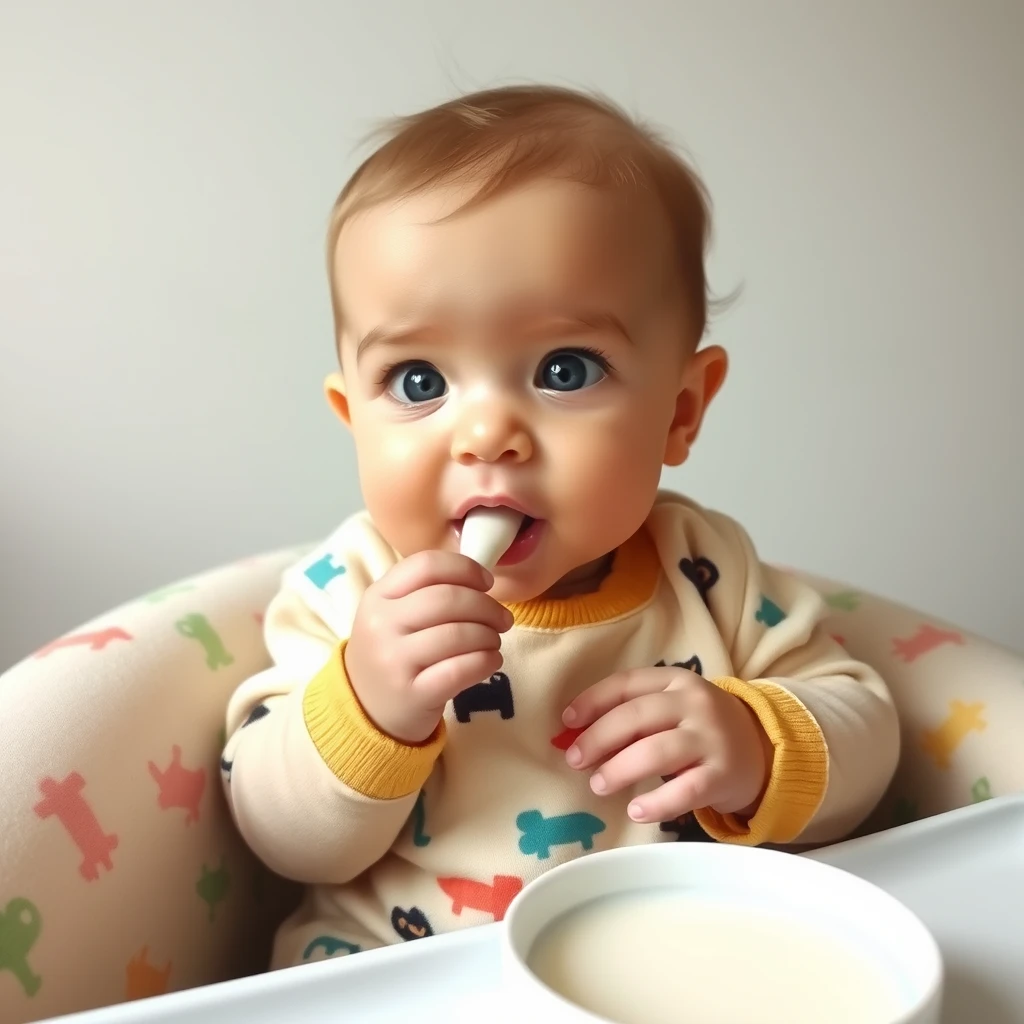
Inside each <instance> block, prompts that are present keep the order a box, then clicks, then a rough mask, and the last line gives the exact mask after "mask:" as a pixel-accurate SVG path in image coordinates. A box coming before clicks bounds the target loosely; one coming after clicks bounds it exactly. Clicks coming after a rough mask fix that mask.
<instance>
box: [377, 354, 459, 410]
mask: <svg viewBox="0 0 1024 1024" xmlns="http://www.w3.org/2000/svg"><path fill="white" fill-rule="evenodd" d="M447 391H448V384H447V382H446V381H445V379H444V377H443V376H441V373H440V371H439V370H437V369H435V368H434V367H433V366H431V365H430V363H409V364H407V365H406V366H404V367H399V368H398V369H397V370H396V371H395V373H394V375H393V376H392V378H391V384H390V386H389V388H388V392H389V394H390V395H391V397H392V398H394V399H395V400H396V401H399V402H401V403H402V404H403V405H415V404H418V403H420V402H432V401H433V400H434V399H435V398H441V397H442V396H443V395H444V394H445V393H446V392H447Z"/></svg>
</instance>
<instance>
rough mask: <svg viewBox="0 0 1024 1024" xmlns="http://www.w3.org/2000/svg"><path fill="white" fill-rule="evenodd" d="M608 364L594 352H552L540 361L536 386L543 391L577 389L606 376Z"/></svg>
mask: <svg viewBox="0 0 1024 1024" xmlns="http://www.w3.org/2000/svg"><path fill="white" fill-rule="evenodd" d="M607 372H608V366H607V363H605V361H604V360H603V359H601V358H600V357H599V356H598V355H597V354H596V353H595V354H592V355H588V354H586V353H584V352H571V351H569V352H554V353H552V354H551V355H549V356H548V357H547V358H546V359H545V360H544V362H543V363H541V366H540V371H539V373H538V378H537V386H538V387H541V388H544V390H545V391H579V390H580V389H581V388H589V387H593V386H594V385H595V384H597V383H599V382H600V381H602V380H604V378H605V377H606V376H607Z"/></svg>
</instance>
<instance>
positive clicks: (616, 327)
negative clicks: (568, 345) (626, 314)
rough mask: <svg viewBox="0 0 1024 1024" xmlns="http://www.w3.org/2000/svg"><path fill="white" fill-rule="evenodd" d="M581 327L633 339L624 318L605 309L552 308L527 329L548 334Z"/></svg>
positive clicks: (628, 339)
mask: <svg viewBox="0 0 1024 1024" xmlns="http://www.w3.org/2000/svg"><path fill="white" fill-rule="evenodd" d="M580 327H583V328H585V329H587V330H590V331H602V332H610V333H612V334H619V335H621V336H622V338H624V339H625V340H626V341H628V342H630V343H632V341H633V339H632V337H630V334H629V331H627V330H626V325H625V324H624V323H623V322H622V320H620V319H619V317H617V316H616V315H615V314H614V313H609V312H606V311H604V310H572V311H571V312H562V311H558V310H551V311H548V312H547V313H544V314H541V315H540V316H538V317H537V318H536V320H535V322H534V325H533V329H532V330H530V329H529V328H527V330H528V332H529V333H533V334H547V333H557V332H558V331H560V330H564V329H565V328H569V329H570V330H572V329H573V328H580Z"/></svg>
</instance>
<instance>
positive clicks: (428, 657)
mask: <svg viewBox="0 0 1024 1024" xmlns="http://www.w3.org/2000/svg"><path fill="white" fill-rule="evenodd" d="M400 644H401V648H402V658H403V660H404V659H406V658H408V659H409V660H408V661H407V662H405V663H406V664H409V665H411V666H412V670H413V672H414V673H415V674H416V675H419V674H420V673H421V672H423V671H424V669H427V668H429V667H430V666H431V665H436V664H438V663H439V662H442V661H447V660H448V659H449V658H457V657H458V656H459V655H460V654H471V653H472V652H473V651H496V650H498V648H499V647H500V646H501V635H500V634H499V633H497V632H496V631H495V630H494V629H492V628H491V627H490V626H484V625H481V624H480V623H479V622H445V623H443V624H442V625H440V626H431V627H430V629H424V630H421V631H420V632H419V633H413V634H412V636H408V637H403V638H402V639H401V641H400Z"/></svg>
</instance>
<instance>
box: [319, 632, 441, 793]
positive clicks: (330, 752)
mask: <svg viewBox="0 0 1024 1024" xmlns="http://www.w3.org/2000/svg"><path fill="white" fill-rule="evenodd" d="M344 655H345V645H344V643H342V644H340V645H339V647H338V648H337V650H336V651H335V652H334V654H332V655H331V657H330V660H329V661H328V662H327V664H326V665H325V666H324V667H323V668H322V669H321V670H320V671H319V672H318V673H317V674H316V675H315V676H314V677H313V678H312V679H311V680H310V682H309V685H308V686H307V687H306V692H305V693H304V694H303V697H302V714H303V717H304V719H305V721H306V729H307V730H308V731H309V735H310V738H311V739H312V740H313V743H314V745H315V746H316V749H317V750H318V751H319V752H320V756H321V757H322V758H323V759H324V761H325V762H326V763H327V767H328V768H330V769H331V771H332V772H334V774H335V775H336V776H337V777H338V778H339V779H341V781H342V782H344V783H345V785H346V786H349V787H351V788H352V789H354V790H355V791H356V792H357V793H362V794H363V796H368V797H372V798H374V799H376V800H393V799H396V798H398V797H402V796H408V795H409V794H410V793H415V792H416V791H417V790H418V789H420V788H421V787H422V786H423V783H424V782H426V781H427V778H428V776H429V775H430V773H431V771H433V768H434V762H435V761H436V760H437V758H438V756H439V755H440V753H441V750H442V749H443V747H444V741H445V727H444V721H443V720H442V721H441V722H439V723H438V726H437V729H436V730H434V734H433V735H432V736H430V737H429V738H428V739H427V740H425V741H424V742H423V743H421V744H418V745H411V744H408V743H402V742H400V741H399V740H396V739H393V738H392V737H391V736H388V735H387V734H386V733H383V732H381V731H380V730H379V729H378V728H377V726H375V725H374V724H373V722H371V721H370V719H369V718H368V717H367V715H366V712H365V711H363V708H362V705H361V704H360V703H359V699H358V697H356V695H355V692H354V691H353V689H352V685H351V684H350V683H349V681H348V675H347V673H346V672H345V658H344Z"/></svg>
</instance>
